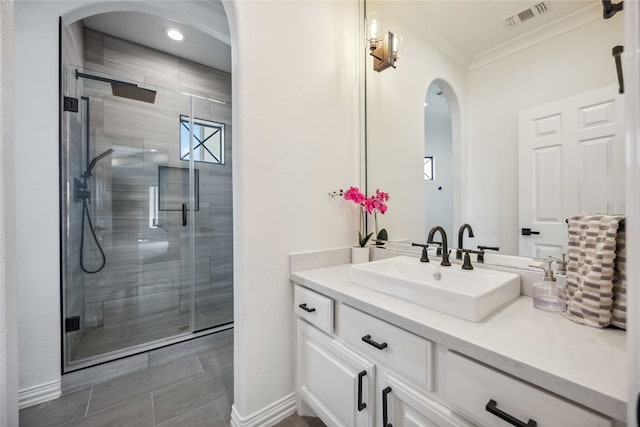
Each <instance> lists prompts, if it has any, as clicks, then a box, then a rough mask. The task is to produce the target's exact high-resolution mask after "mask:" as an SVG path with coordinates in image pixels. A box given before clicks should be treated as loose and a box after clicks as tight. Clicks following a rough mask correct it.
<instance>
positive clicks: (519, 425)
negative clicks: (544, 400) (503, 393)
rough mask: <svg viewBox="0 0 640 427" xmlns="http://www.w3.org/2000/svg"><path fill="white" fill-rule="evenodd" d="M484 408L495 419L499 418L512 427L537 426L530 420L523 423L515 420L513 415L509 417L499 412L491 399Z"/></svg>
mask: <svg viewBox="0 0 640 427" xmlns="http://www.w3.org/2000/svg"><path fill="white" fill-rule="evenodd" d="M484 408H485V409H486V410H487V412H490V413H492V414H493V415H495V416H496V417H498V418H500V419H502V420H505V421H506V422H508V423H509V424H511V425H512V426H516V427H537V425H538V423H537V422H535V421H534V420H532V419H529V421H528V422H527V423H523V422H522V421H520V420H519V419H517V418H515V417H514V416H513V415H510V414H507V413H506V412H503V411H501V410H500V409H498V404H497V403H496V401H495V400H493V399H491V400H490V401H489V402H487V405H486V406H485V407H484Z"/></svg>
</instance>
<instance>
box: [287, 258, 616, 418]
mask: <svg viewBox="0 0 640 427" xmlns="http://www.w3.org/2000/svg"><path fill="white" fill-rule="evenodd" d="M348 271H349V264H342V265H337V266H332V267H324V268H316V269H310V270H304V271H298V272H295V273H291V280H292V281H294V282H296V283H299V284H301V285H304V286H306V287H308V288H310V289H314V290H316V291H318V292H320V293H323V294H325V295H327V296H329V297H332V298H334V299H335V300H337V301H339V302H343V303H346V304H348V305H351V306H353V307H355V308H358V309H360V310H362V311H365V312H367V313H369V314H371V315H373V316H376V317H379V318H381V319H383V320H387V321H389V322H391V323H393V324H395V325H397V326H400V327H402V328H404V329H406V330H408V331H411V332H413V333H415V334H417V335H420V336H422V337H425V338H428V339H431V340H433V341H435V342H437V343H439V344H442V345H444V346H446V347H448V348H450V349H451V350H454V351H458V352H460V353H463V354H465V355H467V356H469V357H472V358H474V359H476V360H478V361H480V362H483V363H485V364H487V365H490V366H493V367H495V368H497V369H499V370H501V371H503V372H507V373H509V374H511V375H513V376H516V377H518V378H521V379H523V380H525V381H527V382H529V383H532V384H535V385H537V386H539V387H541V388H544V389H546V390H549V391H551V392H554V393H556V394H559V395H561V396H564V397H566V398H568V399H570V400H573V401H575V402H578V403H580V404H582V405H584V406H585V407H587V408H590V409H592V410H595V411H597V412H600V413H602V414H604V415H608V416H610V417H612V418H615V419H618V420H621V421H624V420H626V400H627V381H628V375H627V356H626V338H625V332H624V331H622V330H618V329H596V328H592V327H589V326H584V325H580V324H577V323H574V322H572V321H570V320H568V319H566V318H565V317H564V316H563V315H562V314H560V313H550V312H545V311H542V310H538V309H535V308H533V304H532V301H531V298H530V297H526V296H521V297H519V298H518V299H517V300H516V301H514V302H513V303H512V304H510V305H508V306H507V307H505V308H503V309H501V310H499V311H497V312H496V313H495V314H493V315H491V316H490V317H489V318H487V319H485V320H484V321H482V322H477V323H475V322H469V321H466V320H462V319H458V318H456V317H453V316H450V315H447V314H444V313H440V312H438V311H434V310H430V309H427V308H424V307H422V306H419V305H416V304H412V303H410V302H407V301H404V300H401V299H399V298H394V297H392V296H388V295H385V294H381V293H378V292H375V291H372V290H370V289H367V288H364V287H361V286H358V285H355V284H353V283H350V282H349V273H348Z"/></svg>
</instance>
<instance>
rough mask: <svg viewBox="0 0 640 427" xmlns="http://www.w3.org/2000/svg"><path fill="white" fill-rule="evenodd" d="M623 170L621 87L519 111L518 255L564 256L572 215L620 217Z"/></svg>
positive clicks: (622, 200)
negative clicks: (618, 215)
mask: <svg viewBox="0 0 640 427" xmlns="http://www.w3.org/2000/svg"><path fill="white" fill-rule="evenodd" d="M624 166H625V165H624V111H623V102H622V96H621V95H619V94H618V87H617V86H607V87H605V88H602V89H597V90H593V91H590V92H586V93H582V94H580V95H576V96H572V97H569V98H565V99H562V100H559V101H556V102H553V103H550V104H545V105H541V106H538V107H535V108H531V109H529V110H525V111H522V112H520V115H519V180H520V182H519V184H520V185H519V195H520V200H519V227H520V229H519V230H518V234H519V236H520V237H519V255H520V256H528V257H540V258H545V257H547V256H549V255H551V256H558V255H559V254H560V253H562V252H565V251H566V248H567V223H566V220H567V219H568V218H570V217H571V216H573V215H576V214H579V213H609V214H614V213H623V212H624V197H625V193H624V170H625V169H624Z"/></svg>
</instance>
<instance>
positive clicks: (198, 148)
mask: <svg viewBox="0 0 640 427" xmlns="http://www.w3.org/2000/svg"><path fill="white" fill-rule="evenodd" d="M189 126H190V124H189V117H187V116H180V159H181V160H188V159H189ZM193 142H194V144H193V160H194V161H196V162H205V163H214V164H218V165H224V124H222V123H217V122H212V121H209V120H202V119H194V120H193Z"/></svg>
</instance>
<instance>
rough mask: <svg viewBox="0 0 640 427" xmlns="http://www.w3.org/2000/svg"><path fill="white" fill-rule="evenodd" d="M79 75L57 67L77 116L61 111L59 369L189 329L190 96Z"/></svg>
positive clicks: (194, 186) (193, 196) (194, 189)
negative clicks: (184, 138)
mask: <svg viewBox="0 0 640 427" xmlns="http://www.w3.org/2000/svg"><path fill="white" fill-rule="evenodd" d="M78 71H79V72H80V75H78V74H76V69H75V68H73V67H66V68H65V82H66V88H67V89H66V92H67V93H68V96H71V97H74V98H76V99H77V100H78V112H77V113H73V112H64V113H63V114H64V116H65V117H64V119H63V120H64V122H63V123H65V129H66V135H65V136H64V139H65V143H66V148H65V149H64V150H63V155H64V156H65V159H64V161H63V163H64V164H65V167H63V170H62V172H63V174H65V176H64V181H63V184H65V185H63V187H65V188H63V193H64V194H63V196H65V198H64V199H63V200H64V202H63V219H64V221H63V227H64V228H63V239H65V242H63V248H64V252H63V253H64V258H65V259H64V262H63V264H64V265H63V269H64V278H65V286H64V295H65V296H64V297H65V317H66V322H65V323H66V329H67V331H70V330H73V329H75V328H78V329H77V330H76V331H70V332H67V333H66V334H65V337H66V340H65V341H66V343H65V349H66V357H65V360H66V362H67V365H68V366H69V365H73V363H74V362H79V361H86V360H88V359H93V358H97V357H104V356H105V355H108V354H114V353H117V352H121V351H123V350H127V349H134V348H136V347H139V346H145V345H149V344H150V343H154V342H158V341H159V340H166V339H167V338H171V337H176V336H180V335H182V334H188V333H191V332H192V330H193V326H194V313H192V309H193V298H192V292H193V283H194V280H193V279H194V265H193V252H194V248H193V232H194V229H193V224H192V221H189V217H190V216H193V215H194V211H195V212H197V211H198V210H199V209H200V207H199V205H198V199H199V192H200V191H199V171H197V170H191V171H190V169H189V162H185V161H183V160H181V159H180V146H179V143H178V142H179V140H180V117H184V116H186V117H190V116H191V114H192V112H191V105H192V103H191V97H190V96H189V95H184V94H181V93H178V92H174V91H171V90H168V89H164V88H160V87H152V86H151V85H148V84H142V83H140V84H139V86H141V87H144V88H145V89H147V90H146V91H145V90H138V89H137V88H135V87H133V86H131V85H123V84H121V83H122V80H125V79H122V78H120V77H114V76H107V75H105V74H103V73H96V72H92V71H90V70H78ZM78 76H79V77H78ZM95 77H98V78H97V79H96V78H95ZM114 81H116V83H113V82H114ZM127 81H128V82H129V81H130V80H127ZM119 84H120V87H118V85H119ZM123 86H124V87H123ZM152 92H155V93H152ZM151 101H153V102H151ZM192 206H193V209H192ZM196 271H197V270H196Z"/></svg>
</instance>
